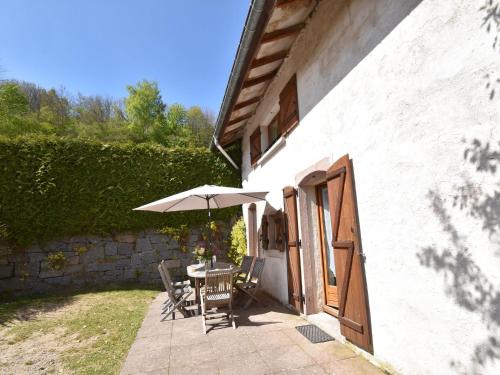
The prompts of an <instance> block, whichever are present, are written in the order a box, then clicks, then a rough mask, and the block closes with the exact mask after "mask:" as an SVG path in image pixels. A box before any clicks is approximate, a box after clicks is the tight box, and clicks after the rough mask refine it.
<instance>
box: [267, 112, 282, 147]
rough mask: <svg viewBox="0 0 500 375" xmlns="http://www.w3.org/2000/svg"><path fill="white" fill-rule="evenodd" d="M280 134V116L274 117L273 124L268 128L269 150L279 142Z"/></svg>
mask: <svg viewBox="0 0 500 375" xmlns="http://www.w3.org/2000/svg"><path fill="white" fill-rule="evenodd" d="M280 135H281V134H280V132H279V129H278V116H276V117H274V118H273V119H272V121H271V123H270V124H269V125H268V127H267V143H268V146H267V149H270V148H271V146H272V145H273V144H274V143H275V142H276V141H277V140H278V138H279V137H280Z"/></svg>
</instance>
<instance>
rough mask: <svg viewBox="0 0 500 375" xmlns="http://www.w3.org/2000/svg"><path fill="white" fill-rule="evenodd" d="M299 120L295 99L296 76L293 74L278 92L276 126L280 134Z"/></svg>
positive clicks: (288, 129) (287, 130)
mask: <svg viewBox="0 0 500 375" xmlns="http://www.w3.org/2000/svg"><path fill="white" fill-rule="evenodd" d="M298 122H299V101H298V99H297V77H296V76H295V74H294V75H293V77H292V78H291V79H290V81H288V83H287V84H286V86H285V87H284V88H283V90H282V91H281V93H280V111H279V117H278V127H279V132H280V134H285V133H287V132H289V131H290V130H291V129H292V127H293V126H294V125H295V124H297V123H298Z"/></svg>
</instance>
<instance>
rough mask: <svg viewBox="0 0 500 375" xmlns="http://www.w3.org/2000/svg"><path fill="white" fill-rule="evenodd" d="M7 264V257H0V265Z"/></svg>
mask: <svg viewBox="0 0 500 375" xmlns="http://www.w3.org/2000/svg"><path fill="white" fill-rule="evenodd" d="M7 264H9V260H8V259H7V258H0V266H6V265H7Z"/></svg>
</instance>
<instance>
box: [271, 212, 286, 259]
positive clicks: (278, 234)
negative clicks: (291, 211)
mask: <svg viewBox="0 0 500 375" xmlns="http://www.w3.org/2000/svg"><path fill="white" fill-rule="evenodd" d="M273 222H274V244H275V247H276V249H277V250H279V251H284V250H285V241H284V235H283V234H284V233H283V213H282V212H281V211H278V212H277V213H275V214H274V215H273Z"/></svg>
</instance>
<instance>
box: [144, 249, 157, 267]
mask: <svg viewBox="0 0 500 375" xmlns="http://www.w3.org/2000/svg"><path fill="white" fill-rule="evenodd" d="M141 261H142V264H151V263H158V256H157V255H156V253H155V252H154V251H145V252H143V253H142V255H141Z"/></svg>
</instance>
